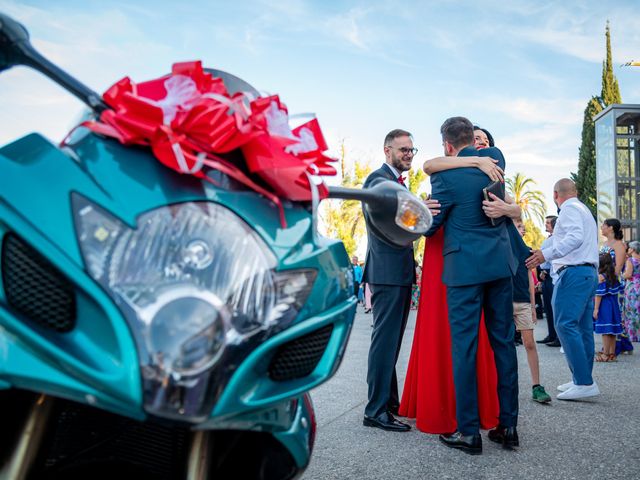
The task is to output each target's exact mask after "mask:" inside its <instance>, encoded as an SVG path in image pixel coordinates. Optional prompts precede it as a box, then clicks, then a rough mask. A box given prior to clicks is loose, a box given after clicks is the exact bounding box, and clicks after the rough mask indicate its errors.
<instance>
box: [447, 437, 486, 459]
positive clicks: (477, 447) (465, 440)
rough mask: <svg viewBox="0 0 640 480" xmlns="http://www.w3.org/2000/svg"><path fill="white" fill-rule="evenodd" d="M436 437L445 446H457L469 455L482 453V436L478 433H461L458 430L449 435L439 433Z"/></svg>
mask: <svg viewBox="0 0 640 480" xmlns="http://www.w3.org/2000/svg"><path fill="white" fill-rule="evenodd" d="M438 438H439V439H440V441H441V442H442V443H444V444H445V445H446V446H447V447H449V448H457V449H458V450H462V451H463V452H464V453H468V454H469V455H480V454H481V453H482V437H481V436H480V434H479V433H476V434H475V435H463V434H462V433H460V432H454V433H452V434H451V435H440V436H439V437H438Z"/></svg>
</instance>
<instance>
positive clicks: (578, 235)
mask: <svg viewBox="0 0 640 480" xmlns="http://www.w3.org/2000/svg"><path fill="white" fill-rule="evenodd" d="M550 240H551V241H550V242H545V245H544V246H543V247H542V248H541V250H542V255H544V258H545V260H546V261H548V262H551V267H552V268H551V276H552V277H553V279H554V281H555V280H556V279H557V275H558V274H557V272H558V270H559V269H560V268H561V267H562V266H564V265H580V264H581V263H590V264H592V265H593V266H594V267H596V269H597V268H598V261H599V260H598V226H597V225H596V221H595V220H594V218H593V215H591V212H590V211H589V209H588V208H587V207H586V206H585V204H584V203H582V202H581V201H580V200H578V199H577V198H570V199H568V200H565V202H564V203H563V204H562V208H561V209H560V215H559V216H558V220H557V221H556V226H555V228H554V229H553V235H552V236H551V238H550ZM554 283H555V282H554Z"/></svg>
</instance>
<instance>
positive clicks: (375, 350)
mask: <svg viewBox="0 0 640 480" xmlns="http://www.w3.org/2000/svg"><path fill="white" fill-rule="evenodd" d="M416 151H417V150H416V149H415V148H414V147H413V140H412V138H411V134H410V133H409V132H407V131H405V130H399V129H398V130H392V131H391V132H389V133H388V134H387V136H386V137H385V140H384V154H385V158H386V162H385V163H384V164H383V165H382V167H380V168H379V169H378V170H376V171H374V172H372V173H371V174H370V175H369V176H368V177H367V180H366V181H365V182H364V188H368V187H370V186H373V185H375V184H376V183H378V182H381V181H387V180H389V181H392V182H399V183H401V184H402V185H404V182H405V181H406V177H404V176H403V175H402V174H403V173H404V172H407V171H409V170H410V169H411V161H412V160H413V156H414V155H415V153H416ZM365 221H366V224H367V240H368V244H367V257H366V260H365V264H364V272H363V280H362V281H363V282H364V283H368V284H369V287H370V288H371V294H372V296H371V307H372V310H373V332H372V333H371V346H370V348H369V364H368V371H367V385H368V386H369V394H368V397H369V398H368V402H367V405H366V407H365V410H364V419H363V421H362V423H363V425H365V426H367V427H376V428H381V429H383V430H388V431H395V432H406V431H409V430H410V427H409V425H407V424H405V423H403V422H400V421H398V420H397V419H396V418H395V417H394V414H397V413H398V407H399V405H400V399H399V396H398V380H397V376H396V362H397V361H398V354H399V353H400V345H401V343H402V335H403V334H404V330H405V327H406V325H407V317H408V316H409V309H410V307H411V285H412V284H414V283H415V278H416V273H415V272H416V268H415V261H414V258H413V248H412V247H411V246H409V247H396V246H394V245H391V244H389V243H387V242H385V241H384V240H383V239H382V238H380V236H378V235H376V231H375V228H373V227H372V225H371V224H370V222H369V218H368V217H367V215H366V212H365Z"/></svg>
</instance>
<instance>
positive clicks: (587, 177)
mask: <svg viewBox="0 0 640 480" xmlns="http://www.w3.org/2000/svg"><path fill="white" fill-rule="evenodd" d="M601 111H602V104H601V103H600V99H599V98H598V97H591V100H589V103H588V104H587V108H585V109H584V120H583V123H582V144H581V145H580V150H579V151H578V174H577V175H573V177H574V180H575V182H576V188H577V189H578V198H579V199H580V201H581V202H582V203H584V204H585V205H586V206H587V207H589V210H591V213H592V214H593V216H594V217H595V216H596V215H597V214H596V198H597V197H596V127H595V122H594V121H593V117H595V116H596V115H597V114H598V113H600V112H601Z"/></svg>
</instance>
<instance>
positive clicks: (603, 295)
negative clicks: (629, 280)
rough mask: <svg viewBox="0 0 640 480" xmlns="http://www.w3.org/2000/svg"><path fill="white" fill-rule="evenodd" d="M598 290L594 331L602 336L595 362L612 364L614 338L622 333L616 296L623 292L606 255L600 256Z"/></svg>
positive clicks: (610, 261) (614, 350) (609, 257)
mask: <svg viewBox="0 0 640 480" xmlns="http://www.w3.org/2000/svg"><path fill="white" fill-rule="evenodd" d="M598 273H599V275H598V289H597V290H596V302H595V307H594V309H593V320H594V324H593V326H594V330H595V332H596V333H598V334H602V351H601V352H598V353H597V354H596V362H614V361H615V359H616V336H617V335H619V334H620V333H622V316H621V314H620V304H619V302H618V294H619V293H620V292H622V291H623V287H622V285H620V282H619V281H618V277H617V276H616V274H615V267H614V266H613V259H612V258H611V255H610V254H608V253H601V254H600V267H599V268H598Z"/></svg>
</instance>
